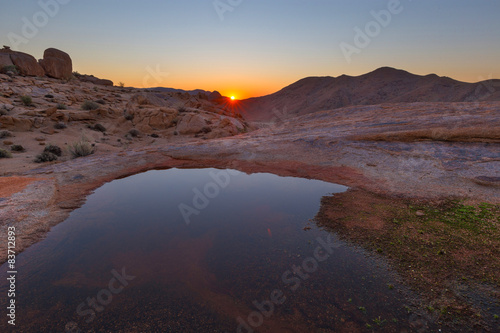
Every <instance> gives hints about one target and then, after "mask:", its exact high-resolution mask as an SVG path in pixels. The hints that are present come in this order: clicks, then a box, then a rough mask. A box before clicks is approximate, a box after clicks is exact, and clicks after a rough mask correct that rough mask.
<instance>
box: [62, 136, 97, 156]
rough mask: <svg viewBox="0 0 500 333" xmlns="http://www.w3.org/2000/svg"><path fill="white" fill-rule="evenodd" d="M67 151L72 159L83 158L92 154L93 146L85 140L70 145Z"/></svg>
mask: <svg viewBox="0 0 500 333" xmlns="http://www.w3.org/2000/svg"><path fill="white" fill-rule="evenodd" d="M68 149H69V152H70V153H71V156H73V158H77V157H84V156H88V155H91V154H93V153H94V147H93V145H92V144H91V143H90V142H88V141H87V140H85V139H82V140H80V141H78V142H75V143H73V144H71V145H70V146H69V148H68Z"/></svg>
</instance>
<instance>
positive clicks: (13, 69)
mask: <svg viewBox="0 0 500 333" xmlns="http://www.w3.org/2000/svg"><path fill="white" fill-rule="evenodd" d="M0 72H2V74H7V72H12V73H14V74H15V75H19V70H18V69H17V66H16V65H8V66H4V67H2V70H1V71H0Z"/></svg>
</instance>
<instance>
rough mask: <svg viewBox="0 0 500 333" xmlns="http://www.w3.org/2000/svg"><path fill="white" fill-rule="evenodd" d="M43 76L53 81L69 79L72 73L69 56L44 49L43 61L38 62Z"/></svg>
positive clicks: (51, 49)
mask: <svg viewBox="0 0 500 333" xmlns="http://www.w3.org/2000/svg"><path fill="white" fill-rule="evenodd" d="M39 63H40V65H41V66H42V67H43V69H44V70H45V74H46V75H47V76H49V77H53V78H55V79H65V80H67V79H69V78H71V75H72V73H73V63H72V61H71V58H70V56H69V55H68V54H67V53H65V52H63V51H60V50H58V49H54V48H50V49H46V50H45V52H44V53H43V59H41V60H40V61H39Z"/></svg>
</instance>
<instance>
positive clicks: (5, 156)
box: [0, 149, 12, 158]
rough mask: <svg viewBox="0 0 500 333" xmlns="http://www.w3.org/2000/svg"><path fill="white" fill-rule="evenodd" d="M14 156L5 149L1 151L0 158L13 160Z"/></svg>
mask: <svg viewBox="0 0 500 333" xmlns="http://www.w3.org/2000/svg"><path fill="white" fill-rule="evenodd" d="M11 157H12V154H11V153H9V152H8V151H7V150H5V149H0V158H11Z"/></svg>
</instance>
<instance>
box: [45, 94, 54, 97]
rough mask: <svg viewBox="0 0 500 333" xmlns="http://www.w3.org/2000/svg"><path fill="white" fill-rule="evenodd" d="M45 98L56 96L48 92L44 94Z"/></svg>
mask: <svg viewBox="0 0 500 333" xmlns="http://www.w3.org/2000/svg"><path fill="white" fill-rule="evenodd" d="M44 97H45V98H54V95H51V94H47V95H45V96H44Z"/></svg>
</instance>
